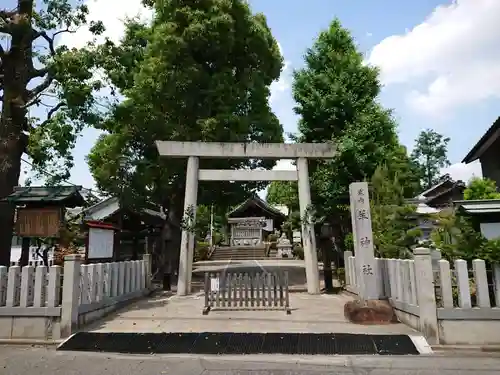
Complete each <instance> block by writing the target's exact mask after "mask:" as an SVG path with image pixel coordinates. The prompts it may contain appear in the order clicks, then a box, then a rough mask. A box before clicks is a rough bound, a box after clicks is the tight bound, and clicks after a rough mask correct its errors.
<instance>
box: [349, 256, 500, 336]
mask: <svg viewBox="0 0 500 375" xmlns="http://www.w3.org/2000/svg"><path fill="white" fill-rule="evenodd" d="M344 260H345V270H346V271H345V274H346V290H347V291H349V292H351V293H354V294H357V292H358V290H359V288H360V282H361V280H362V279H361V277H359V275H360V272H359V268H360V267H359V265H357V264H356V257H354V256H352V252H350V251H346V252H345V254H344ZM452 266H453V267H451V265H450V263H449V262H448V261H447V260H438V261H437V262H435V263H434V266H433V260H432V257H431V252H430V250H429V249H425V248H417V249H415V250H414V258H413V259H376V260H375V268H376V270H375V272H376V273H378V274H379V275H380V277H378V278H377V280H378V282H379V283H380V284H379V288H378V289H379V290H380V291H381V292H380V298H387V299H389V301H390V302H391V304H392V306H393V307H394V309H395V311H396V315H397V316H398V318H399V320H400V321H401V322H403V323H405V324H407V325H409V326H410V327H412V328H414V329H416V330H419V331H421V332H422V333H423V334H424V335H425V336H426V338H427V340H428V341H429V343H430V344H455V345H461V344H463V345H467V344H468V345H488V344H500V266H499V265H493V266H492V267H491V270H487V268H486V262H485V261H484V260H482V259H476V260H474V261H472V269H471V270H469V268H468V265H467V262H466V261H465V260H462V259H457V260H455V261H454V262H453V264H452Z"/></svg>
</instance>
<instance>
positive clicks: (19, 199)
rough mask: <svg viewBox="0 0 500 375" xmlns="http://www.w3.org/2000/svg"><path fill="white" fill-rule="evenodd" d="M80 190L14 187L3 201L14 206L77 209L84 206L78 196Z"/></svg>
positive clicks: (80, 196) (56, 187) (61, 187)
mask: <svg viewBox="0 0 500 375" xmlns="http://www.w3.org/2000/svg"><path fill="white" fill-rule="evenodd" d="M81 189H82V187H81V186H33V187H16V188H14V192H13V193H12V194H10V195H8V196H7V197H5V198H4V199H3V200H4V201H8V202H11V203H15V204H30V203H37V204H40V203H52V204H54V203H57V204H60V205H62V206H66V207H78V206H83V205H84V204H85V199H83V197H82V195H81V194H80V190H81Z"/></svg>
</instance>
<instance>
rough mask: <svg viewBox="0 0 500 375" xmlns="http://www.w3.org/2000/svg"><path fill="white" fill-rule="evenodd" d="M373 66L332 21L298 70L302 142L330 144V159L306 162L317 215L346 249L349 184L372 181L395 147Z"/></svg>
mask: <svg viewBox="0 0 500 375" xmlns="http://www.w3.org/2000/svg"><path fill="white" fill-rule="evenodd" d="M379 93H380V83H379V78H378V71H377V69H375V68H373V67H371V66H368V65H366V64H364V60H363V56H362V54H361V53H360V52H359V51H358V50H357V48H356V44H355V43H354V40H353V38H352V36H351V34H350V33H349V31H348V30H346V29H345V28H343V27H342V25H341V24H340V22H339V21H338V20H334V21H333V22H332V23H331V25H330V26H329V28H328V29H327V30H324V31H322V32H321V33H320V34H319V36H318V38H317V40H316V41H315V42H314V44H313V46H312V47H311V48H310V49H308V50H307V52H306V54H305V67H304V68H302V69H300V70H298V71H296V72H295V74H294V82H293V96H294V99H295V101H296V103H297V106H296V108H295V112H296V113H297V114H298V115H299V116H300V120H299V124H298V128H299V134H298V135H297V136H296V137H295V139H296V140H298V141H302V142H333V143H334V144H335V145H336V146H337V150H338V154H337V156H336V157H335V158H334V159H333V160H328V161H312V162H310V164H309V169H310V175H311V190H312V191H311V194H312V200H313V205H314V206H315V209H316V210H317V211H318V216H321V217H326V220H328V221H329V222H330V223H331V225H332V228H333V230H334V231H335V233H334V236H335V238H336V240H337V241H338V242H337V247H338V248H339V249H342V248H343V247H344V236H345V235H346V234H347V233H349V232H350V231H351V229H350V227H351V223H350V219H349V212H348V211H346V210H345V209H344V208H345V205H346V204H349V196H348V187H349V184H350V183H352V182H355V181H363V180H365V179H370V178H371V176H372V175H373V173H374V172H375V169H376V168H377V166H379V165H380V164H382V163H384V162H385V161H386V160H387V159H388V158H389V157H392V155H394V153H395V152H396V151H397V150H398V147H399V142H398V139H397V135H396V124H395V122H394V120H393V118H392V115H391V111H389V110H386V109H384V108H382V107H381V106H380V105H379V104H378V102H377V97H378V95H379Z"/></svg>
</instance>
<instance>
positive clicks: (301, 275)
mask: <svg viewBox="0 0 500 375" xmlns="http://www.w3.org/2000/svg"><path fill="white" fill-rule="evenodd" d="M318 268H319V272H320V288H322V287H323V286H324V281H323V276H322V275H323V267H322V265H320V264H318ZM227 271H231V272H241V273H253V272H259V273H268V272H269V273H271V272H276V271H287V272H288V284H289V286H290V291H291V292H294V291H307V282H306V269H305V263H304V261H303V260H296V259H262V260H229V261H201V262H196V263H195V264H194V265H193V280H195V279H196V278H198V279H200V278H201V277H202V276H203V274H204V273H205V272H218V273H222V274H224V273H225V272H227ZM196 286H197V285H195V282H193V289H195V290H196V289H198V290H199V288H200V287H199V286H198V288H196Z"/></svg>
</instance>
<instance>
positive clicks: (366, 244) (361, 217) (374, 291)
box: [349, 182, 381, 300]
mask: <svg viewBox="0 0 500 375" xmlns="http://www.w3.org/2000/svg"><path fill="white" fill-rule="evenodd" d="M349 196H350V200H351V221H352V235H353V242H354V256H355V259H356V273H357V274H358V277H359V278H358V280H359V284H360V291H359V296H360V297H361V298H362V299H365V300H373V299H380V297H381V295H380V294H381V291H380V290H379V285H381V283H380V282H379V280H378V278H379V277H381V275H379V274H378V268H377V267H376V264H375V255H374V250H373V233H372V219H371V214H370V197H369V192H368V183H366V182H354V183H352V184H351V185H349Z"/></svg>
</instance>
